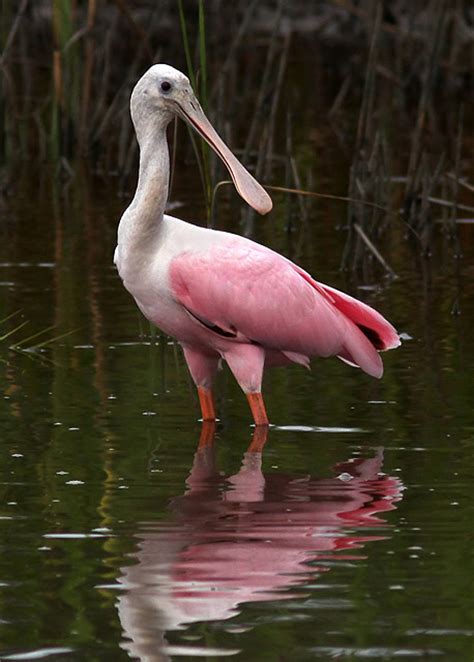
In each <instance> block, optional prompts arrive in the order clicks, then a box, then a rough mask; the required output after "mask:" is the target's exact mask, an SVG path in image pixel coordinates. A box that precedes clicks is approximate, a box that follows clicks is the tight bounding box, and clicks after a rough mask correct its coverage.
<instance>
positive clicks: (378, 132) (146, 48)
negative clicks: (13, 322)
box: [0, 0, 474, 274]
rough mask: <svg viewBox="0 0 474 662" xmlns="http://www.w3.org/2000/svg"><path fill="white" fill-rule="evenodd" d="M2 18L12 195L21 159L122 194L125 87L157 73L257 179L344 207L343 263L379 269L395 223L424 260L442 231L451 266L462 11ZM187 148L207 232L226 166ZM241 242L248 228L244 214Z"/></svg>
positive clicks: (289, 219)
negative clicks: (156, 69) (112, 180)
mask: <svg viewBox="0 0 474 662" xmlns="http://www.w3.org/2000/svg"><path fill="white" fill-rule="evenodd" d="M303 10H304V11H303ZM303 14H304V16H305V22H304V26H303V27H304V30H306V31H304V30H303V31H302V28H301V25H302V23H301V21H300V18H301V16H302V15H303ZM0 18H1V22H0V39H1V43H2V47H3V53H2V57H1V61H0V62H1V85H2V95H1V98H0V121H1V126H2V131H1V144H0V159H1V162H2V166H3V172H4V175H5V176H6V180H7V187H6V188H7V189H9V188H13V187H14V176H13V173H14V172H15V169H16V168H18V167H21V166H22V164H23V163H25V162H28V161H34V162H35V163H36V164H41V163H43V162H45V161H50V162H52V163H53V164H56V171H57V172H58V173H61V174H62V175H64V174H65V173H66V175H67V178H68V179H71V177H73V176H74V172H75V169H76V168H77V167H78V165H77V164H78V160H79V159H83V160H85V161H86V162H87V163H88V164H89V167H90V168H92V169H93V170H94V171H95V172H96V173H98V174H99V175H100V176H101V177H109V176H117V175H118V176H119V182H120V183H119V186H118V189H119V191H120V192H121V193H122V192H125V191H127V190H129V189H130V187H131V186H133V181H134V178H135V171H136V160H137V147H136V141H135V138H134V135H133V131H132V127H131V123H130V119H129V113H128V99H129V95H130V91H131V89H132V86H133V84H134V82H135V81H136V79H137V78H138V77H139V76H140V74H141V73H142V72H143V71H144V70H145V69H146V68H147V67H148V66H150V64H151V63H152V62H156V61H160V60H161V61H163V60H165V61H169V62H171V63H173V64H174V65H176V66H178V67H180V68H182V69H185V70H187V73H188V74H189V77H190V79H191V81H192V84H193V86H194V88H195V89H196V90H197V92H198V95H199V97H200V101H201V104H202V106H203V108H204V110H205V111H208V112H211V111H212V110H214V111H215V115H214V116H212V113H211V120H212V121H213V122H214V124H216V126H217V128H218V131H219V132H220V133H221V135H222V136H223V138H224V139H225V140H226V141H227V142H229V143H230V145H231V147H232V148H233V149H234V151H236V153H237V154H238V155H239V156H240V157H241V159H242V160H243V162H244V163H245V164H246V165H247V166H248V167H249V168H250V169H251V170H253V171H254V173H255V175H256V176H257V178H260V179H262V180H263V181H264V182H265V183H266V184H272V185H275V186H279V187H280V188H282V189H285V188H286V189H293V190H299V191H302V190H304V191H305V192H314V193H318V194H319V195H321V194H326V195H335V196H338V197H339V198H347V200H346V202H347V216H346V218H347V223H346V228H345V229H346V231H347V244H346V249H345V251H344V255H343V259H342V267H343V268H345V269H351V270H364V269H366V268H369V269H370V263H371V262H374V263H376V264H377V265H380V266H381V267H382V269H383V270H385V271H386V272H387V273H388V274H390V273H391V272H392V269H391V267H389V266H388V265H390V262H391V260H390V259H389V256H386V255H384V251H385V250H386V247H385V243H386V242H385V236H387V235H389V234H390V233H391V231H392V230H393V229H394V228H395V227H397V226H398V225H399V224H401V223H403V224H404V227H406V230H404V235H405V236H406V237H407V238H409V241H410V242H411V243H412V244H413V246H414V248H415V250H419V251H421V252H422V253H424V254H425V255H429V253H430V251H431V249H432V243H433V237H434V236H435V235H436V234H437V233H438V228H440V229H441V232H442V233H443V236H445V238H446V241H447V242H448V243H449V245H450V247H451V250H452V253H453V255H459V254H460V252H461V247H460V246H459V238H458V214H459V212H464V211H466V208H467V209H469V208H471V207H472V206H473V190H472V187H473V182H472V180H470V179H469V177H470V173H469V162H468V159H467V154H468V152H469V149H470V147H472V141H471V140H470V138H469V135H470V133H471V131H470V130H471V129H472V117H473V113H472V110H473V107H474V103H473V99H472V87H473V80H474V73H473V66H472V62H473V61H474V44H473V36H472V35H473V34H474V30H473V26H472V22H473V21H474V19H473V18H472V15H471V14H470V13H469V11H468V10H467V9H466V7H465V6H464V4H463V3H462V2H455V3H448V2H447V1H446V0H430V1H429V2H427V3H423V6H421V5H418V3H412V4H410V5H408V4H407V3H403V2H401V1H398V0H394V2H392V3H390V6H388V5H385V4H383V3H380V2H376V1H374V0H361V1H360V2H359V3H358V4H357V5H355V4H353V3H351V2H349V1H348V0H333V1H332V2H329V1H326V2H323V1H322V0H321V1H320V2H315V3H314V4H313V5H312V6H311V9H308V5H307V3H303V2H301V3H300V2H298V1H297V2H292V3H290V2H286V1H285V0H278V1H277V2H270V1H268V2H266V1H264V2H257V1H256V0H255V1H253V2H250V3H248V2H243V0H238V1H237V2H235V3H229V4H222V3H214V2H204V1H203V0H179V1H178V2H177V3H176V2H171V0H169V1H164V2H163V3H159V6H158V5H157V4H156V3H153V2H151V1H148V0H142V1H141V2H139V3H133V4H131V3H126V2H124V1H123V0H114V2H111V3H98V2H97V1H96V0H88V1H87V2H82V3H77V2H73V1H72V0H52V2H47V1H46V0H39V1H38V2H35V3H32V2H28V0H22V1H21V2H19V3H9V2H5V3H2V6H1V17H0ZM307 25H310V26H311V28H310V29H309V28H306V27H305V26H307ZM211 81H212V84H210V83H211ZM313 106H314V108H315V110H314V112H312V108H313ZM357 108H358V112H357V121H356V122H354V115H355V109H357ZM316 109H317V112H316ZM461 109H463V110H461ZM302 115H303V116H304V120H301V117H302ZM180 131H181V130H179V131H178V138H179V132H180ZM311 134H315V135H316V136H317V137H318V136H321V137H318V142H319V144H321V143H324V142H325V141H326V142H329V143H330V144H331V145H332V149H333V150H338V151H339V152H340V153H343V154H344V159H345V162H346V164H347V168H346V173H347V176H346V178H345V180H346V184H345V185H344V183H342V185H341V182H343V180H342V179H341V177H339V178H338V180H337V182H338V190H335V189H333V188H330V187H329V188H327V185H326V187H325V186H323V187H322V186H321V185H318V180H319V179H320V178H321V168H323V167H324V165H321V161H322V160H324V155H321V156H320V154H319V151H318V150H316V149H312V142H311V141H312V138H311ZM190 135H191V139H192V141H193V142H194V159H195V160H196V163H197V166H198V168H199V171H200V175H201V183H202V191H203V196H204V198H205V201H206V210H207V220H208V223H210V224H214V223H215V210H216V205H215V200H213V190H214V187H215V185H216V183H217V182H218V181H219V179H222V170H221V166H220V165H219V164H218V163H217V162H216V160H215V159H214V158H213V157H212V156H211V155H210V154H209V150H208V148H207V146H206V145H204V143H203V142H202V141H200V140H196V138H195V136H194V134H192V133H191V134H190ZM323 135H324V136H326V137H325V138H323ZM238 136H242V138H240V139H239V138H238ZM308 136H309V137H308ZM175 137H176V136H175ZM177 142H178V147H177V150H175V151H174V153H173V159H176V158H178V159H182V158H183V157H184V158H187V147H186V143H187V142H188V141H180V140H179V139H178V141H177ZM344 186H345V189H344ZM280 194H281V195H282V196H288V195H289V194H288V193H284V192H283V191H281V192H280ZM291 196H292V197H291V198H287V199H286V201H285V206H286V214H285V217H286V225H287V227H288V228H290V229H291V232H293V233H294V232H300V233H301V237H303V235H304V228H305V225H306V224H307V223H308V222H309V220H310V219H311V216H312V215H313V214H314V210H315V207H314V204H313V203H312V202H311V201H310V200H311V198H310V197H309V196H305V197H302V196H301V197H298V198H294V194H291ZM386 210H387V211H386ZM400 211H401V212H402V216H400V214H399V212H400ZM469 213H470V212H469ZM440 217H441V220H442V223H441V224H439V223H438V221H439V220H440ZM338 218H339V217H338ZM337 222H338V223H339V220H338V221H337ZM241 229H242V230H243V231H244V232H245V233H247V234H252V233H253V230H254V215H253V213H252V212H251V211H249V212H247V211H246V212H244V216H243V218H242V219H241ZM302 241H303V239H301V241H300V243H301V242H302ZM380 258H382V259H380Z"/></svg>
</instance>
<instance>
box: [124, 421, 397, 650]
mask: <svg viewBox="0 0 474 662" xmlns="http://www.w3.org/2000/svg"><path fill="white" fill-rule="evenodd" d="M266 437H267V428H265V427H259V426H257V427H256V428H255V432H254V437H253V440H252V443H251V444H250V447H249V448H248V450H247V452H246V453H245V454H244V457H243V461H242V466H241V468H240V471H239V472H238V473H236V474H234V475H232V476H230V477H225V476H223V475H222V474H221V473H220V472H219V471H218V469H217V467H216V462H215V447H214V424H213V423H209V424H204V427H203V431H202V434H201V439H200V443H199V447H198V449H197V452H196V454H195V456H194V462H193V466H192V469H191V471H190V474H189V477H188V479H187V481H186V492H185V494H184V495H183V496H180V497H177V498H175V499H173V500H172V501H171V503H170V511H171V513H172V515H171V517H170V518H168V520H167V521H157V522H146V523H143V524H142V525H141V527H140V529H141V530H140V532H139V533H138V534H137V538H138V541H139V542H138V550H137V551H136V552H135V553H133V554H132V558H133V560H134V564H133V565H129V566H127V567H124V568H123V569H122V577H121V578H120V580H119V581H120V584H121V586H122V587H123V588H124V589H125V590H124V593H123V594H122V596H121V597H120V599H119V604H118V610H119V615H120V621H121V624H122V628H123V633H124V637H125V641H124V642H123V643H122V647H123V648H124V649H125V650H127V651H128V652H129V654H130V655H131V656H132V657H134V658H138V659H140V660H163V659H166V655H167V654H172V653H173V652H178V650H177V649H176V650H174V649H175V648H176V647H170V646H168V643H167V641H166V638H165V635H166V632H170V631H172V630H178V629H185V627H186V625H189V624H191V623H195V622H198V621H222V620H226V619H230V618H232V617H233V616H236V615H237V614H238V613H239V605H241V604H242V603H245V602H255V601H263V600H287V599H289V598H296V597H297V598H302V597H304V595H303V593H302V592H299V591H298V592H295V591H293V592H292V591H291V590H288V589H292V588H293V589H295V588H296V587H300V586H302V585H303V586H304V584H305V582H307V581H308V580H311V581H314V580H315V578H317V576H318V575H320V574H321V573H322V572H326V571H327V570H329V567H328V566H327V565H324V564H323V565H320V566H319V565H318V561H319V562H324V561H326V562H327V561H328V560H331V561H339V560H341V559H343V560H346V561H347V560H350V561H356V560H358V559H363V558H365V557H364V556H362V555H360V553H359V552H358V549H359V548H361V547H362V546H363V545H364V544H365V543H368V542H374V541H377V540H384V539H386V538H387V531H388V530H390V526H389V525H388V524H387V523H386V522H385V521H384V520H383V519H381V518H380V517H379V515H380V514H381V513H384V512H387V511H390V510H394V509H395V508H396V506H395V503H396V502H397V501H398V500H399V499H400V498H401V494H402V490H403V486H402V483H401V481H400V480H399V479H398V478H395V477H391V476H387V475H385V474H383V473H382V462H383V450H382V449H379V450H378V451H377V452H376V454H375V456H373V457H370V458H357V459H351V460H349V461H347V462H344V463H340V464H338V465H336V467H334V470H335V473H336V475H335V476H334V477H332V478H315V477H313V476H310V475H302V476H298V475H291V474H283V473H265V474H264V473H263V472H262V449H263V446H264V444H265V442H266ZM364 528H369V529H370V530H371V533H370V534H368V535H364V534H363V532H362V531H361V530H362V529H364ZM374 529H381V535H378V534H377V535H376V534H374V533H373V530H374ZM382 532H383V533H382ZM184 650H186V649H184ZM188 650H189V653H190V654H191V653H192V652H193V651H195V648H194V647H189V649H188ZM196 650H197V649H196ZM206 651H207V649H202V651H201V654H203V653H205V652H206ZM180 652H183V650H180ZM208 652H209V653H211V651H208ZM221 652H222V654H225V652H226V651H221ZM229 652H230V651H227V654H229ZM235 652H238V651H235ZM218 653H219V651H214V654H218Z"/></svg>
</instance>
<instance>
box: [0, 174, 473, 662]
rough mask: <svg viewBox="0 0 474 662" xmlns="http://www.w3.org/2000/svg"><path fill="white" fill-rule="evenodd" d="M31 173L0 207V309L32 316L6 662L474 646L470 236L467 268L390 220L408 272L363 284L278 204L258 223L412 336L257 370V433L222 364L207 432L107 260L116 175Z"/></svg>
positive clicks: (15, 413) (349, 653) (334, 216)
mask: <svg viewBox="0 0 474 662" xmlns="http://www.w3.org/2000/svg"><path fill="white" fill-rule="evenodd" d="M31 181H32V180H31V178H27V179H25V181H22V182H20V183H19V187H18V194H17V196H16V197H15V198H14V199H10V200H6V201H5V202H4V205H3V208H2V210H1V217H2V218H1V226H0V227H1V235H2V236H1V247H0V319H3V318H5V317H6V316H7V315H9V314H11V313H14V312H15V311H21V312H20V313H19V314H18V316H17V317H14V318H12V319H11V320H9V321H3V322H2V323H1V326H0V335H2V336H3V335H4V334H6V333H7V332H8V331H9V330H11V329H13V328H14V327H15V326H18V325H19V324H20V323H21V322H22V321H27V324H26V325H25V326H24V327H22V328H21V329H18V330H17V331H16V332H15V333H13V334H12V335H11V336H10V337H8V338H5V339H3V340H2V342H1V350H0V352H1V353H0V361H1V367H2V370H1V380H2V399H1V400H0V403H1V405H0V431H1V435H0V457H1V462H0V484H1V492H0V495H1V497H0V527H1V546H2V554H1V556H0V619H1V620H0V651H1V659H4V660H9V659H10V660H15V659H16V660H27V659H45V658H49V657H51V658H53V659H64V660H69V659H71V660H125V659H129V658H133V659H140V660H166V659H174V657H178V656H187V657H189V658H192V657H193V656H201V657H202V656H204V657H208V658H210V657H217V658H224V657H226V656H234V658H235V659H241V660H300V659H322V660H328V659H347V660H349V659H366V658H367V659H374V660H385V659H392V658H399V657H400V658H408V659H421V660H425V659H428V658H429V659H431V658H432V657H433V658H434V659H443V660H447V661H457V660H460V661H461V660H462V661H467V660H471V659H473V642H474V639H473V635H474V626H473V622H472V615H473V598H472V592H471V585H470V581H471V578H472V569H473V568H472V537H471V535H472V521H473V517H472V516H473V509H472V469H473V463H472V460H473V447H474V443H473V436H474V414H473V407H472V402H473V401H472V397H473V395H472V394H473V393H474V378H473V375H474V351H473V344H472V328H473V326H474V303H473V302H474V298H473V294H474V287H473V275H474V273H473V269H472V258H473V257H474V251H473V238H472V234H471V233H472V230H471V229H470V228H469V227H466V228H465V229H464V235H463V237H462V243H463V246H464V258H463V260H462V262H461V264H460V265H457V264H456V262H455V261H454V260H453V259H452V257H451V255H450V252H449V250H448V249H446V248H445V247H444V244H443V243H442V242H441V241H440V242H439V245H436V246H435V250H434V254H433V257H432V258H431V259H430V260H429V261H427V262H425V263H423V262H420V261H419V258H418V256H417V253H416V251H412V250H411V249H410V248H409V246H408V244H407V242H406V241H404V240H403V238H402V234H401V233H400V237H399V239H394V241H397V242H399V245H397V246H395V247H392V249H391V255H392V260H393V261H394V267H395V269H396V271H397V272H398V274H399V278H398V279H397V280H395V281H394V282H392V283H385V282H384V281H383V279H381V278H377V279H375V277H374V279H373V280H371V281H370V282H369V283H368V284H369V285H374V286H375V287H370V288H364V289H357V283H356V282H355V281H352V282H351V279H350V277H347V280H346V281H344V280H343V276H342V275H341V273H340V272H338V270H337V269H338V265H339V260H340V255H341V251H342V240H343V234H342V233H341V232H340V231H338V230H337V229H336V226H337V225H338V224H342V223H343V222H344V213H345V212H344V209H341V208H340V207H336V206H327V205H321V207H320V209H321V211H319V212H317V213H316V212H315V213H314V221H312V222H311V225H310V226H309V227H307V228H306V229H305V230H302V229H297V231H296V232H295V233H293V235H292V236H291V238H290V240H289V238H288V236H287V235H286V233H285V231H284V218H285V214H284V209H285V208H284V202H283V201H281V200H280V201H279V202H278V204H277V208H276V211H275V212H274V215H273V220H264V221H261V222H260V221H259V222H258V225H256V237H257V238H258V239H260V240H261V241H264V242H265V243H267V244H269V245H271V246H274V247H276V248H277V249H279V250H283V251H284V252H286V253H287V254H290V255H292V256H296V257H297V258H298V260H299V261H300V262H301V264H303V265H304V266H305V267H307V268H308V269H310V270H311V271H312V272H313V273H314V274H315V275H316V276H317V277H318V278H319V279H320V280H323V281H326V282H330V283H332V284H334V285H338V286H344V287H345V288H348V289H350V290H351V291H353V292H356V293H358V295H359V296H361V297H362V298H364V299H365V300H367V301H368V302H369V303H372V304H374V305H376V306H377V307H378V308H379V309H380V310H381V311H382V312H384V313H385V314H386V315H387V316H388V317H389V318H390V319H391V320H392V321H393V322H394V323H395V324H396V325H397V327H398V329H399V331H401V332H404V333H406V334H408V335H409V336H411V338H412V339H411V340H407V341H406V342H404V344H403V346H402V347H401V348H400V349H399V350H397V351H396V352H391V353H389V354H387V355H385V366H386V374H385V376H384V379H383V380H382V381H376V380H372V379H370V378H369V377H367V376H365V375H363V374H361V373H360V372H359V371H356V370H352V369H350V368H348V367H347V366H345V365H343V364H342V363H340V362H338V361H337V360H331V361H316V362H315V363H314V365H313V371H312V372H311V373H307V372H306V371H305V370H304V369H302V368H299V367H296V366H295V367H292V368H290V369H286V370H276V371H274V372H272V373H270V374H268V375H267V378H266V383H265V393H266V399H267V404H268V410H269V414H270V417H271V420H272V422H273V423H274V426H273V427H272V428H271V429H270V432H269V435H268V439H265V438H264V436H263V435H262V434H260V433H258V432H257V433H255V432H254V430H253V428H252V427H251V426H250V416H249V412H248V411H247V406H246V402H245V398H243V396H242V394H241V393H240V392H239V389H238V387H237V386H236V385H235V383H234V382H233V380H232V379H231V377H230V376H229V375H228V374H227V373H226V372H225V373H224V374H222V375H221V377H220V383H219V394H218V409H219V414H220V423H219V425H218V427H217V431H216V432H215V433H214V430H213V429H212V428H210V427H204V428H202V426H201V424H200V423H199V421H198V417H199V411H198V406H197V402H196V398H195V394H194V389H193V387H192V385H191V383H190V380H189V378H188V375H187V372H186V368H185V366H184V363H183V359H182V357H181V354H180V350H179V348H178V347H176V346H175V345H174V344H173V343H172V342H171V341H169V340H168V339H166V338H164V337H161V336H160V335H159V334H157V335H154V334H153V332H152V331H151V329H150V327H149V325H148V323H147V322H145V321H144V320H143V319H142V318H141V317H140V315H139V313H138V312H137V310H136V308H135V305H134V303H133V301H132V300H131V299H130V298H129V296H128V295H127V293H126V292H125V291H124V290H123V288H122V285H121V283H120V281H119V279H118V277H117V275H116V273H115V270H114V268H113V266H112V254H113V248H114V241H115V229H116V223H117V219H118V217H119V215H120V212H121V209H122V208H123V206H124V204H125V203H124V201H123V200H121V199H118V198H117V197H116V195H115V190H116V187H115V183H114V182H112V183H111V184H109V188H107V186H106V185H105V184H104V183H103V182H100V181H98V180H95V181H92V180H89V179H87V178H84V177H82V176H81V175H79V174H78V175H77V177H76V180H75V181H74V182H73V184H72V185H71V186H69V188H68V189H66V190H58V187H55V186H54V185H52V184H51V180H50V179H48V178H47V177H45V178H44V179H41V178H39V181H38V178H36V180H35V182H34V191H35V193H34V195H33V194H32V184H31ZM183 181H184V180H183ZM38 187H39V193H37V190H38ZM183 188H184V186H183ZM183 195H184V193H183V192H182V191H180V190H179V188H178V190H177V192H176V197H177V198H178V199H183ZM193 196H195V197H193ZM197 199H198V193H196V194H194V193H193V192H191V193H189V194H188V198H187V205H185V206H183V208H182V209H179V210H177V211H176V212H175V213H176V214H177V215H180V216H182V217H183V218H190V217H193V212H194V215H196V213H197V214H199V213H200V212H199V210H198V211H197V212H196V209H197V207H196V205H195V201H196V200H197ZM223 211H224V212H225V209H223ZM234 213H237V212H236V211H235V212H234ZM229 218H230V214H229V213H227V215H225V213H224V216H223V221H222V222H223V224H224V225H225V224H226V223H227V224H230V221H229ZM396 236H397V235H396V233H395V237H396ZM365 285H367V283H365ZM453 308H454V309H456V310H457V309H459V311H460V313H461V314H459V315H453V314H452V310H453ZM53 325H54V327H55V328H54V329H52V330H49V331H48V330H47V329H48V327H50V326H53ZM41 331H45V333H44V334H43V335H40V336H38V337H35V338H32V339H31V340H30V341H28V338H29V337H30V336H32V335H33V334H36V333H38V332H41ZM62 334H67V335H64V336H63V337H60V338H58V339H57V340H55V341H54V342H51V343H49V344H46V345H44V346H41V343H42V342H43V341H46V340H49V339H52V338H55V337H57V336H61V335H62ZM20 341H25V342H24V344H23V345H21V346H20V348H19V349H11V345H13V344H14V343H20ZM30 346H35V347H36V349H35V350H32V351H25V350H26V349H27V348H28V347H30ZM265 441H266V443H265Z"/></svg>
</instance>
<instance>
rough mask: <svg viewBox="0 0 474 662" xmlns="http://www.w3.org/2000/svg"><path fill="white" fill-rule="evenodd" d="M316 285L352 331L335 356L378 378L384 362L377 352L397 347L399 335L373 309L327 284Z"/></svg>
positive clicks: (381, 372)
mask: <svg viewBox="0 0 474 662" xmlns="http://www.w3.org/2000/svg"><path fill="white" fill-rule="evenodd" d="M318 285H319V286H320V287H321V288H322V289H323V290H324V292H325V294H326V295H328V296H329V297H330V298H331V299H332V301H333V304H334V306H336V308H337V309H338V310H339V311H340V312H341V313H342V314H343V315H344V317H346V319H347V320H348V321H349V322H350V323H352V327H353V328H352V331H351V332H350V333H348V334H347V340H346V342H345V345H344V349H343V351H342V352H340V353H339V354H338V357H339V358H340V359H341V360H342V361H345V362H346V363H349V364H350V365H353V366H356V367H357V366H358V367H360V368H362V370H363V371H364V372H366V373H367V374H369V375H371V376H372V377H377V378H380V377H381V376H382V374H383V363H382V359H381V358H380V356H379V354H378V352H380V351H385V350H388V349H394V348H395V347H398V346H399V345H400V338H399V336H398V333H397V332H396V330H395V329H394V328H393V326H392V325H391V324H390V322H387V320H386V319H385V318H384V317H382V315H381V314H380V313H378V312H377V311H376V310H374V309H373V308H371V307H370V306H367V305H366V304H365V303H362V302H361V301H358V300H357V299H354V298H353V297H350V296H349V295H347V294H344V293H343V292H339V290H335V289H334V288H332V287H328V286H327V285H322V284H321V283H318Z"/></svg>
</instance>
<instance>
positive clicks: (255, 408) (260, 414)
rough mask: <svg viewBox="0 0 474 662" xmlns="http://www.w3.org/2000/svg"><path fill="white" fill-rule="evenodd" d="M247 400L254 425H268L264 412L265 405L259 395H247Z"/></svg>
mask: <svg viewBox="0 0 474 662" xmlns="http://www.w3.org/2000/svg"><path fill="white" fill-rule="evenodd" d="M247 400H248V403H249V405H250V410H251V412H252V416H253V420H254V421H255V425H268V416H267V412H266V410H265V403H264V402H263V396H262V394H261V393H247Z"/></svg>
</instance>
